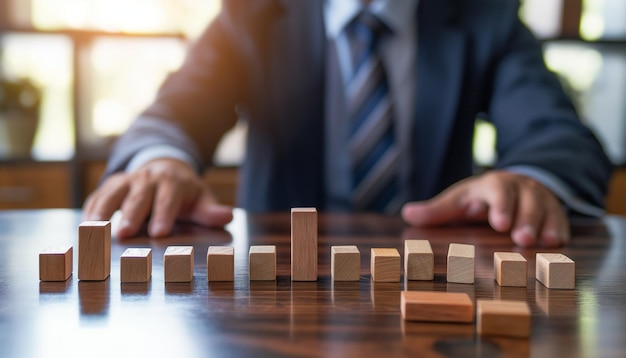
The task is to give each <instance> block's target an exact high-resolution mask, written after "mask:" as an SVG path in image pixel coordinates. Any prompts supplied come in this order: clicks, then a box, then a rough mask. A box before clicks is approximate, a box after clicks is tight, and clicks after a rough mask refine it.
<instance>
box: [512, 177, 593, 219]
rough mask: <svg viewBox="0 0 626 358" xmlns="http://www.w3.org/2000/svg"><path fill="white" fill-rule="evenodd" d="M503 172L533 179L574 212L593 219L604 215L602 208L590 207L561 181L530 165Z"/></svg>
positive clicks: (590, 205)
mask: <svg viewBox="0 0 626 358" xmlns="http://www.w3.org/2000/svg"><path fill="white" fill-rule="evenodd" d="M504 170H506V171H508V172H511V173H516V174H521V175H525V176H528V177H531V178H533V179H535V180H536V181H538V182H540V183H541V184H543V185H544V186H545V187H547V188H548V189H550V190H551V191H552V192H553V193H554V195H556V196H557V197H558V198H559V199H561V201H563V203H564V204H565V206H567V207H568V208H569V209H571V210H573V211H575V212H578V213H580V214H584V215H588V216H594V217H602V216H604V214H605V212H604V210H603V209H602V208H600V207H597V206H595V205H592V204H590V203H588V202H586V201H585V200H583V199H581V198H579V197H577V196H576V195H575V194H574V193H573V191H572V190H571V188H570V187H569V186H568V185H567V184H565V183H564V182H563V181H562V180H561V179H559V178H558V177H556V176H555V175H553V174H552V173H550V172H548V171H546V170H543V169H540V168H537V167H533V166H530V165H528V166H527V165H516V166H512V167H506V168H504Z"/></svg>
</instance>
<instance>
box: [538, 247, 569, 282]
mask: <svg viewBox="0 0 626 358" xmlns="http://www.w3.org/2000/svg"><path fill="white" fill-rule="evenodd" d="M536 264H537V266H536V272H535V273H536V275H537V280H538V281H539V282H541V283H543V284H544V286H546V287H547V288H556V289H573V288H574V286H575V284H576V283H575V281H576V277H575V272H576V268H575V264H574V261H573V260H572V259H570V258H569V257H567V256H565V255H563V254H542V253H539V254H537V257H536Z"/></svg>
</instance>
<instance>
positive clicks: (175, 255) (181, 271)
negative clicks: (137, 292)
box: [163, 246, 194, 282]
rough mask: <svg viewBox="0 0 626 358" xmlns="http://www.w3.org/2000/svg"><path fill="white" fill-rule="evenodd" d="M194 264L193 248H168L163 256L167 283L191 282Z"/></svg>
mask: <svg viewBox="0 0 626 358" xmlns="http://www.w3.org/2000/svg"><path fill="white" fill-rule="evenodd" d="M193 264H194V263H193V246H168V247H167V249H165V253H164V254H163V271H164V276H165V282H191V281H192V280H193Z"/></svg>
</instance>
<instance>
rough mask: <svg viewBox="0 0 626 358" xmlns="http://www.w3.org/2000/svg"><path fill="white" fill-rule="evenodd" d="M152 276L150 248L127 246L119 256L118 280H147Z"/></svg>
mask: <svg viewBox="0 0 626 358" xmlns="http://www.w3.org/2000/svg"><path fill="white" fill-rule="evenodd" d="M150 276H152V249H147V248H128V249H126V250H124V252H123V253H122V256H120V281H122V282H148V281H150Z"/></svg>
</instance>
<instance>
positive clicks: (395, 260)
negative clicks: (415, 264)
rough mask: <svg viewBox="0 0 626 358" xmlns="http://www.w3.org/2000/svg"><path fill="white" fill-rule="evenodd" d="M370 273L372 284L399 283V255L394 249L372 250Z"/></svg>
mask: <svg viewBox="0 0 626 358" xmlns="http://www.w3.org/2000/svg"><path fill="white" fill-rule="evenodd" d="M370 257H371V271H372V281H374V282H400V265H401V263H400V253H399V252H398V250H396V249H379V248H377V249H374V248H373V249H372V250H371V256H370Z"/></svg>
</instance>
